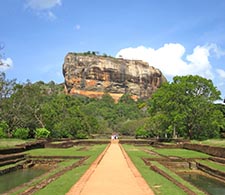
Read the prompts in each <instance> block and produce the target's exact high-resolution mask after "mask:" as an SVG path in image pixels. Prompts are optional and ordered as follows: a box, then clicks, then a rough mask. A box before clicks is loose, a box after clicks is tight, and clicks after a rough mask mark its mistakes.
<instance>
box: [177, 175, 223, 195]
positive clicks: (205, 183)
mask: <svg viewBox="0 0 225 195" xmlns="http://www.w3.org/2000/svg"><path fill="white" fill-rule="evenodd" d="M180 176H181V177H182V178H183V179H185V180H187V181H189V182H190V183H192V184H193V185H195V186H196V187H198V188H199V189H202V190H204V191H205V192H207V193H208V194H210V195H222V194H225V183H223V182H221V181H219V180H217V179H213V178H211V177H206V176H204V175H201V174H198V173H190V174H188V173H185V174H180Z"/></svg>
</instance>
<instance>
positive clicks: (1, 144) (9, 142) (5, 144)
mask: <svg viewBox="0 0 225 195" xmlns="http://www.w3.org/2000/svg"><path fill="white" fill-rule="evenodd" d="M32 141H34V140H21V139H9V138H7V139H0V149H4V148H13V147H15V146H16V145H19V144H25V143H28V142H32Z"/></svg>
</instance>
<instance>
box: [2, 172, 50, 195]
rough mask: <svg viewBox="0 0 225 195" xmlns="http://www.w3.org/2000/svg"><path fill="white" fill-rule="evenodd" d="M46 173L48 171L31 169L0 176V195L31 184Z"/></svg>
mask: <svg viewBox="0 0 225 195" xmlns="http://www.w3.org/2000/svg"><path fill="white" fill-rule="evenodd" d="M45 172H46V169H40V168H29V169H19V170H16V171H13V172H10V173H7V174H4V175H0V194H1V193H4V192H6V191H8V190H10V189H13V188H15V187H17V186H19V185H21V184H23V183H26V182H29V181H30V180H32V179H34V178H35V177H37V176H40V175H42V174H43V173H45Z"/></svg>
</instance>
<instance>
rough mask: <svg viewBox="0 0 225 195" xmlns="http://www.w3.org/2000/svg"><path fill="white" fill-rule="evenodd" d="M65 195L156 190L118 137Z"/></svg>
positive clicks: (141, 194)
mask: <svg viewBox="0 0 225 195" xmlns="http://www.w3.org/2000/svg"><path fill="white" fill-rule="evenodd" d="M66 195H154V193H153V191H152V190H151V189H150V188H149V186H148V184H147V183H146V181H145V180H144V179H143V177H142V176H141V175H140V173H139V172H138V170H137V169H136V167H135V166H134V164H133V163H132V162H131V160H130V158H129V157H128V155H127V154H126V152H125V151H124V149H123V148H122V146H121V145H120V144H119V143H118V140H114V141H112V143H111V144H109V145H108V147H107V148H106V149H105V150H104V151H103V152H102V154H101V155H100V156H99V157H98V158H97V159H96V160H95V161H94V163H93V164H92V165H91V166H90V168H89V169H88V170H87V171H86V172H85V174H84V175H83V176H82V177H81V178H80V180H79V181H78V182H77V183H76V184H75V185H74V186H72V188H71V189H70V190H69V192H68V193H67V194H66Z"/></svg>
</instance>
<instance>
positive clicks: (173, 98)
mask: <svg viewBox="0 0 225 195" xmlns="http://www.w3.org/2000/svg"><path fill="white" fill-rule="evenodd" d="M90 53H91V52H90ZM218 98H219V92H218V91H217V90H216V88H215V87H214V86H213V85H212V82H211V81H210V80H206V79H203V78H201V77H198V76H186V77H175V78H174V81H173V82H172V83H171V84H170V83H166V84H164V85H163V86H162V87H161V88H160V89H158V90H157V91H156V92H155V93H154V94H153V96H152V98H151V99H150V100H138V101H134V100H133V99H132V97H131V95H130V94H129V93H126V94H124V95H123V96H122V97H121V98H120V99H119V101H118V102H117V103H115V101H114V100H113V98H112V97H111V96H110V95H109V94H107V93H105V94H104V95H103V96H102V98H101V99H91V98H87V97H82V96H69V95H66V94H64V93H63V85H62V84H60V85H58V84H55V83H54V82H53V81H51V82H49V83H44V82H43V81H39V82H36V83H31V82H30V81H27V82H26V83H23V84H18V83H16V80H8V79H6V76H5V74H1V75H0V99H1V101H0V113H1V114H0V121H5V123H6V124H7V125H8V127H7V128H6V129H4V130H1V132H2V133H1V136H2V137H6V136H11V135H12V134H13V132H15V131H16V129H19V128H24V129H28V130H29V135H28V138H34V137H35V130H36V129H37V128H46V129H47V130H48V131H50V134H49V136H50V137H51V138H87V137H89V136H90V135H92V134H105V135H106V134H108V135H110V134H111V133H113V132H117V133H119V134H120V135H128V136H135V134H137V135H138V134H140V132H142V134H143V133H144V132H146V131H148V133H147V132H146V136H147V134H148V136H149V137H164V136H167V137H168V138H170V137H175V136H179V137H185V138H190V139H198V140H203V139H208V138H215V137H218V136H219V134H220V133H221V132H224V129H225V122H224V118H225V114H224V113H225V112H224V106H223V107H222V106H219V105H215V104H213V101H214V100H216V99H218ZM144 134H145V133H144Z"/></svg>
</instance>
